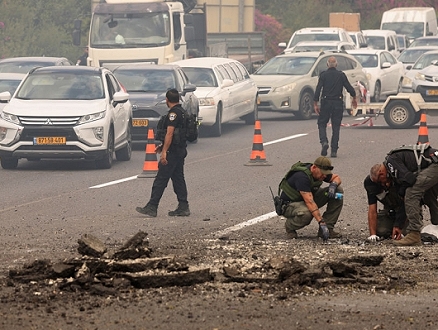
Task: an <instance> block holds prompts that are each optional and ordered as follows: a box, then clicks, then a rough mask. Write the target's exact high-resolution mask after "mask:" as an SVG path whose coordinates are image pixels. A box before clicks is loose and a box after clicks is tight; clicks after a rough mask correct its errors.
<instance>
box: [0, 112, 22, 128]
mask: <svg viewBox="0 0 438 330" xmlns="http://www.w3.org/2000/svg"><path fill="white" fill-rule="evenodd" d="M0 116H1V118H2V119H3V120H6V121H8V122H10V123H13V124H16V125H20V120H19V119H18V117H17V116H16V115H12V114H10V113H7V112H2V113H0Z"/></svg>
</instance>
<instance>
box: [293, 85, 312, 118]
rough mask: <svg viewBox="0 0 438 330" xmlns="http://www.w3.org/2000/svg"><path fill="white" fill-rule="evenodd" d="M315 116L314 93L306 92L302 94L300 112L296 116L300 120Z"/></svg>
mask: <svg viewBox="0 0 438 330" xmlns="http://www.w3.org/2000/svg"><path fill="white" fill-rule="evenodd" d="M312 114H313V93H312V92H310V91H304V92H302V93H301V97H300V103H299V109H298V112H297V113H295V116H296V117H298V118H299V119H310V118H312Z"/></svg>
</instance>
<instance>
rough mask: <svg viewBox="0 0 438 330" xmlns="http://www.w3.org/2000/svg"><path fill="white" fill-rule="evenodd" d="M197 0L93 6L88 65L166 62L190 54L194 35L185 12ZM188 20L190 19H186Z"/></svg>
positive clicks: (109, 1) (112, 1)
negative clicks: (189, 47) (190, 43)
mask: <svg viewBox="0 0 438 330" xmlns="http://www.w3.org/2000/svg"><path fill="white" fill-rule="evenodd" d="M191 4H194V5H196V1H195V0H192V1H188V0H185V1H165V0H164V1H159V0H158V1H157V0H155V1H149V0H141V1H139V0H129V2H128V1H124V0H106V1H105V2H99V3H98V4H97V5H96V6H95V7H94V9H93V12H92V17H91V25H90V35H89V41H88V45H89V55H88V59H87V65H88V66H97V67H102V66H103V67H107V68H110V69H111V68H113V67H115V66H117V65H120V64H127V63H134V62H135V63H156V64H165V63H170V62H174V61H177V60H182V59H185V58H186V57H187V42H188V41H189V40H191V39H192V38H193V36H194V28H193V26H190V20H189V19H185V15H186V12H187V11H189V10H191V9H192V8H193V6H191ZM187 22H188V23H187Z"/></svg>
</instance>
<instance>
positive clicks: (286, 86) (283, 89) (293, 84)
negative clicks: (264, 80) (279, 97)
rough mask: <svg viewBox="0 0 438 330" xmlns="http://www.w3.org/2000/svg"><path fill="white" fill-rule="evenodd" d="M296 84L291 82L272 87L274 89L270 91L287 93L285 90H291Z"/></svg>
mask: <svg viewBox="0 0 438 330" xmlns="http://www.w3.org/2000/svg"><path fill="white" fill-rule="evenodd" d="M296 86H297V83H291V84H287V85H283V86H280V87H276V88H274V90H273V91H272V92H273V93H287V92H291V91H292V90H293V89H294V88H295V87H296Z"/></svg>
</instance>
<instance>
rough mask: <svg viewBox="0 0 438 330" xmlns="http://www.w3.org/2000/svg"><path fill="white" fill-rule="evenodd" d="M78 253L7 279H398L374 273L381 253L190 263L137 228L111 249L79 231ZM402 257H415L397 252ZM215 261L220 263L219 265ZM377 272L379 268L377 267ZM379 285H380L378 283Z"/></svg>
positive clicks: (87, 284)
mask: <svg viewBox="0 0 438 330" xmlns="http://www.w3.org/2000/svg"><path fill="white" fill-rule="evenodd" d="M77 250H78V252H79V254H81V257H76V258H71V259H67V260H63V261H55V262H52V261H51V260H35V261H34V262H32V263H30V264H27V265H24V266H23V267H22V268H21V269H13V270H10V271H9V279H10V280H11V281H13V282H17V283H31V282H41V281H46V282H50V283H56V284H57V286H58V287H59V288H60V289H63V290H67V289H70V290H73V291H77V290H81V289H82V290H89V291H90V292H93V293H95V294H100V295H108V294H114V292H115V291H117V290H124V289H126V288H129V287H133V288H141V289H145V288H157V287H169V286H191V285H195V284H200V283H208V282H211V283H231V282H235V283H261V284H263V283H265V284H268V285H269V284H272V285H282V286H287V287H292V286H309V287H315V288H319V287H325V286H333V285H342V284H344V285H345V284H347V285H350V284H357V285H370V286H371V285H372V286H376V287H378V286H379V283H381V284H382V282H385V284H384V285H385V287H387V286H388V283H387V282H388V281H389V282H390V281H394V282H397V278H391V276H385V275H382V276H381V277H376V276H375V274H376V270H375V268H376V267H379V265H380V264H381V263H382V262H383V261H384V259H385V256H384V255H383V254H382V255H378V254H374V255H361V254H358V255H352V256H350V257H348V258H347V259H345V258H344V259H343V260H336V259H333V258H332V259H330V260H324V259H321V260H319V261H318V262H317V263H314V264H306V263H304V262H301V261H299V260H297V259H296V258H294V257H288V256H286V255H284V256H279V255H274V256H272V257H270V258H269V259H266V260H258V261H256V262H252V261H248V262H246V264H242V263H241V262H240V261H238V260H234V261H233V260H223V261H222V262H221V261H220V260H219V263H218V260H216V263H215V264H214V265H213V264H211V265H209V264H208V263H199V262H196V261H195V262H193V263H195V265H189V262H190V258H185V259H184V258H178V257H176V256H156V257H154V256H153V250H152V249H151V248H150V247H149V241H148V239H147V233H145V232H142V231H140V232H138V233H137V234H135V235H134V236H133V237H132V238H130V239H129V240H128V241H127V242H126V243H125V244H124V245H123V246H121V247H120V248H118V249H116V250H115V251H109V249H108V248H107V247H106V246H105V244H104V243H102V242H101V241H100V240H99V239H98V238H97V237H95V236H93V235H91V234H84V235H83V236H82V237H81V238H80V239H79V240H78V249H77ZM402 257H405V258H409V257H414V258H415V257H416V256H410V255H406V256H402ZM218 264H219V265H221V266H219V267H218ZM377 273H378V272H377ZM382 286H383V284H382Z"/></svg>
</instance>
